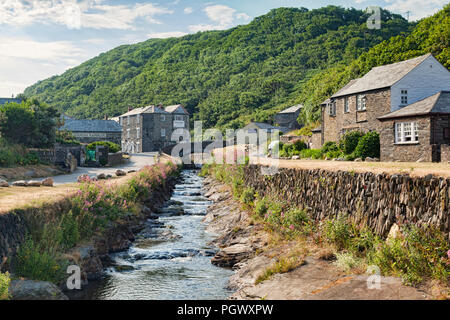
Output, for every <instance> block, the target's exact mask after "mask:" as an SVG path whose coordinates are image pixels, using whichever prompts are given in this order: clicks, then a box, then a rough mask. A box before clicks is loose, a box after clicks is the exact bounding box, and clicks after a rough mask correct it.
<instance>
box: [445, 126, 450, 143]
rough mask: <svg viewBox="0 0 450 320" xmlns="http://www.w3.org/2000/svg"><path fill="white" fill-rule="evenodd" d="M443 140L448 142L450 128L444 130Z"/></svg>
mask: <svg viewBox="0 0 450 320" xmlns="http://www.w3.org/2000/svg"><path fill="white" fill-rule="evenodd" d="M444 139H445V140H450V128H444Z"/></svg>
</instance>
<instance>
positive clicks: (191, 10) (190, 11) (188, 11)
mask: <svg viewBox="0 0 450 320" xmlns="http://www.w3.org/2000/svg"><path fill="white" fill-rule="evenodd" d="M192 12H194V9H192V8H191V7H187V8H184V13H186V14H191V13H192Z"/></svg>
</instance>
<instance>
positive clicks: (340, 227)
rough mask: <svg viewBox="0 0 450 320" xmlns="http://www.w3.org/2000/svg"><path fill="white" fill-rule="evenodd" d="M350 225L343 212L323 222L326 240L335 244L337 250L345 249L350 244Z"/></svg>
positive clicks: (351, 234) (351, 233)
mask: <svg viewBox="0 0 450 320" xmlns="http://www.w3.org/2000/svg"><path fill="white" fill-rule="evenodd" d="M352 229H353V227H352V225H351V224H350V223H349V222H348V220H347V217H346V216H345V215H343V214H340V215H338V216H337V217H336V218H334V219H332V220H328V221H326V223H325V230H324V231H325V237H326V239H327V241H328V242H330V243H333V244H335V245H336V246H337V248H338V250H342V249H346V248H348V247H349V245H350V239H351V238H352V236H353V232H352Z"/></svg>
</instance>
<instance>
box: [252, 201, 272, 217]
mask: <svg viewBox="0 0 450 320" xmlns="http://www.w3.org/2000/svg"><path fill="white" fill-rule="evenodd" d="M267 210H269V200H268V199H267V198H266V197H263V198H260V199H257V200H256V203H255V213H256V214H257V215H258V216H259V217H261V218H262V217H264V215H265V214H266V213H267Z"/></svg>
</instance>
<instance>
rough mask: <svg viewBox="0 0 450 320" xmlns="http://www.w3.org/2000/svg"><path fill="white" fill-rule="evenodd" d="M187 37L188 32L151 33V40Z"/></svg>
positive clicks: (149, 35)
mask: <svg viewBox="0 0 450 320" xmlns="http://www.w3.org/2000/svg"><path fill="white" fill-rule="evenodd" d="M185 35H187V33H186V32H181V31H171V32H155V33H149V34H148V37H149V38H154V39H165V38H173V37H182V36H185Z"/></svg>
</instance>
